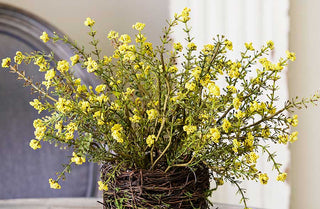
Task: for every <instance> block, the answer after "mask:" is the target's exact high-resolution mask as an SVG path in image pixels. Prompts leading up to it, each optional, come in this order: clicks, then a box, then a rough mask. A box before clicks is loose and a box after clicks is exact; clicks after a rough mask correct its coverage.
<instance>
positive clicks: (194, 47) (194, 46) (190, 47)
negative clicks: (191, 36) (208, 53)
mask: <svg viewBox="0 0 320 209" xmlns="http://www.w3.org/2000/svg"><path fill="white" fill-rule="evenodd" d="M187 47H188V49H189V50H190V51H195V50H197V46H196V44H195V43H193V42H190V43H188V45H187Z"/></svg>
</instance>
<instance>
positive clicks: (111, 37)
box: [107, 30, 119, 40]
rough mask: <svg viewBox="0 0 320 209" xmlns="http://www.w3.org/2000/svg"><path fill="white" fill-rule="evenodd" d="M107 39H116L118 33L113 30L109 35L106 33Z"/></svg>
mask: <svg viewBox="0 0 320 209" xmlns="http://www.w3.org/2000/svg"><path fill="white" fill-rule="evenodd" d="M107 37H108V39H109V40H112V39H116V38H118V37H119V33H117V32H116V31H114V30H111V31H110V32H109V33H108V36H107Z"/></svg>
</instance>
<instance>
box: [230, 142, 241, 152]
mask: <svg viewBox="0 0 320 209" xmlns="http://www.w3.org/2000/svg"><path fill="white" fill-rule="evenodd" d="M232 144H233V148H232V150H233V151H234V152H235V153H237V152H238V148H239V147H240V146H241V143H240V142H239V141H238V140H237V139H233V140H232Z"/></svg>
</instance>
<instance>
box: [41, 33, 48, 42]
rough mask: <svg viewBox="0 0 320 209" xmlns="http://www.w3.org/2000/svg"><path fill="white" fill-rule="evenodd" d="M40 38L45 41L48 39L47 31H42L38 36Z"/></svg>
mask: <svg viewBox="0 0 320 209" xmlns="http://www.w3.org/2000/svg"><path fill="white" fill-rule="evenodd" d="M40 39H41V40H42V41H43V42H44V43H46V42H48V41H49V40H50V38H49V36H48V33H47V32H43V33H42V35H41V36H40Z"/></svg>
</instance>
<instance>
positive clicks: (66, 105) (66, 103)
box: [55, 98, 72, 113]
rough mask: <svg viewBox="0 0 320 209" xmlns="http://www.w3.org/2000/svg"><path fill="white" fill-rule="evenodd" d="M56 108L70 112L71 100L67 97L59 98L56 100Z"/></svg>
mask: <svg viewBox="0 0 320 209" xmlns="http://www.w3.org/2000/svg"><path fill="white" fill-rule="evenodd" d="M55 106H56V108H57V110H58V111H59V112H62V113H66V112H69V111H70V110H71V109H72V108H71V101H70V100H66V99H65V98H59V99H58V101H57V102H56V105H55Z"/></svg>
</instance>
